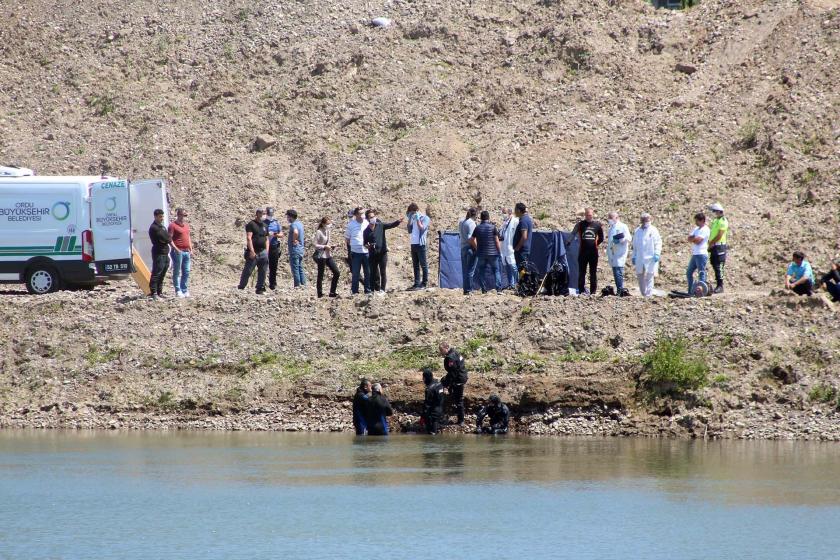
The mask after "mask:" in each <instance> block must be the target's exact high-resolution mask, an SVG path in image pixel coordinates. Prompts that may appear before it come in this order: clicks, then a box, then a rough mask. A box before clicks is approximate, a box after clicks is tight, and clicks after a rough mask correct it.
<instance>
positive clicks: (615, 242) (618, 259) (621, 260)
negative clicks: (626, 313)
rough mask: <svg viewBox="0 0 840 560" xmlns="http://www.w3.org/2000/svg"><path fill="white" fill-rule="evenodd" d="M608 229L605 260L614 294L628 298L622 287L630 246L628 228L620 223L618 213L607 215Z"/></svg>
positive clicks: (625, 289)
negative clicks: (608, 266) (613, 285)
mask: <svg viewBox="0 0 840 560" xmlns="http://www.w3.org/2000/svg"><path fill="white" fill-rule="evenodd" d="M607 220H608V221H609V224H610V228H609V231H607V258H608V259H609V261H610V267H611V268H612V271H613V279H614V280H615V293H616V294H618V295H620V296H629V295H630V292H628V291H627V288H625V287H624V267H625V266H626V265H627V249H628V247H629V246H630V228H628V227H627V224H625V223H624V222H622V221H621V216H619V215H618V212H616V211H613V212H610V213H609V214H607Z"/></svg>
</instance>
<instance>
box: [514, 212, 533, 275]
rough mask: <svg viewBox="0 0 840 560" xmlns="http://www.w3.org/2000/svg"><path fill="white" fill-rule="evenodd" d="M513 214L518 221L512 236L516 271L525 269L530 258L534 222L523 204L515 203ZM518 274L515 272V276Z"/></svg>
mask: <svg viewBox="0 0 840 560" xmlns="http://www.w3.org/2000/svg"><path fill="white" fill-rule="evenodd" d="M513 213H514V215H515V216H516V218H517V219H518V220H519V223H518V224H517V226H516V233H515V234H514V235H513V258H514V260H515V261H516V268H517V271H521V270H522V269H524V268H525V264H526V263H527V262H528V259H529V258H531V239H532V237H533V233H534V221H533V220H532V219H531V214H529V213H528V209H527V208H526V207H525V204H524V203H523V202H517V203H516V206H514V207H513ZM518 274H519V272H517V275H518Z"/></svg>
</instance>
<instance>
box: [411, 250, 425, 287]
mask: <svg viewBox="0 0 840 560" xmlns="http://www.w3.org/2000/svg"><path fill="white" fill-rule="evenodd" d="M411 266H412V268H413V269H414V287H415V288H426V287H428V285H429V263H428V261H427V260H426V246H425V245H412V246H411ZM421 270H422V272H423V277H422V278H421V277H420V271H421Z"/></svg>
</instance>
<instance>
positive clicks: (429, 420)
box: [421, 368, 443, 434]
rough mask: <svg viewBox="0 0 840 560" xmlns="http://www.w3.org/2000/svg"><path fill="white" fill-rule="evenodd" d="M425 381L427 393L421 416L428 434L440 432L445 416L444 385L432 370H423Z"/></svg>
mask: <svg viewBox="0 0 840 560" xmlns="http://www.w3.org/2000/svg"><path fill="white" fill-rule="evenodd" d="M423 383H424V384H425V385H426V395H425V398H424V400H423V414H422V416H421V418H422V420H423V423H424V424H425V427H426V433H427V434H436V433H438V432H440V421H441V419H442V418H443V385H441V384H440V381H437V380H436V379H435V377H434V376H433V375H432V370H430V369H429V368H426V369H424V370H423Z"/></svg>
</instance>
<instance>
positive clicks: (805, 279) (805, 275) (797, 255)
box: [785, 251, 814, 296]
mask: <svg viewBox="0 0 840 560" xmlns="http://www.w3.org/2000/svg"><path fill="white" fill-rule="evenodd" d="M785 289H788V290H790V291H792V292H793V293H795V294H796V295H800V296H810V295H811V294H812V293H813V291H814V271H813V269H812V268H811V263H809V262H808V261H806V260H805V253H803V252H802V251H796V252H794V253H793V262H792V263H790V265H788V268H787V274H786V275H785Z"/></svg>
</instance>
